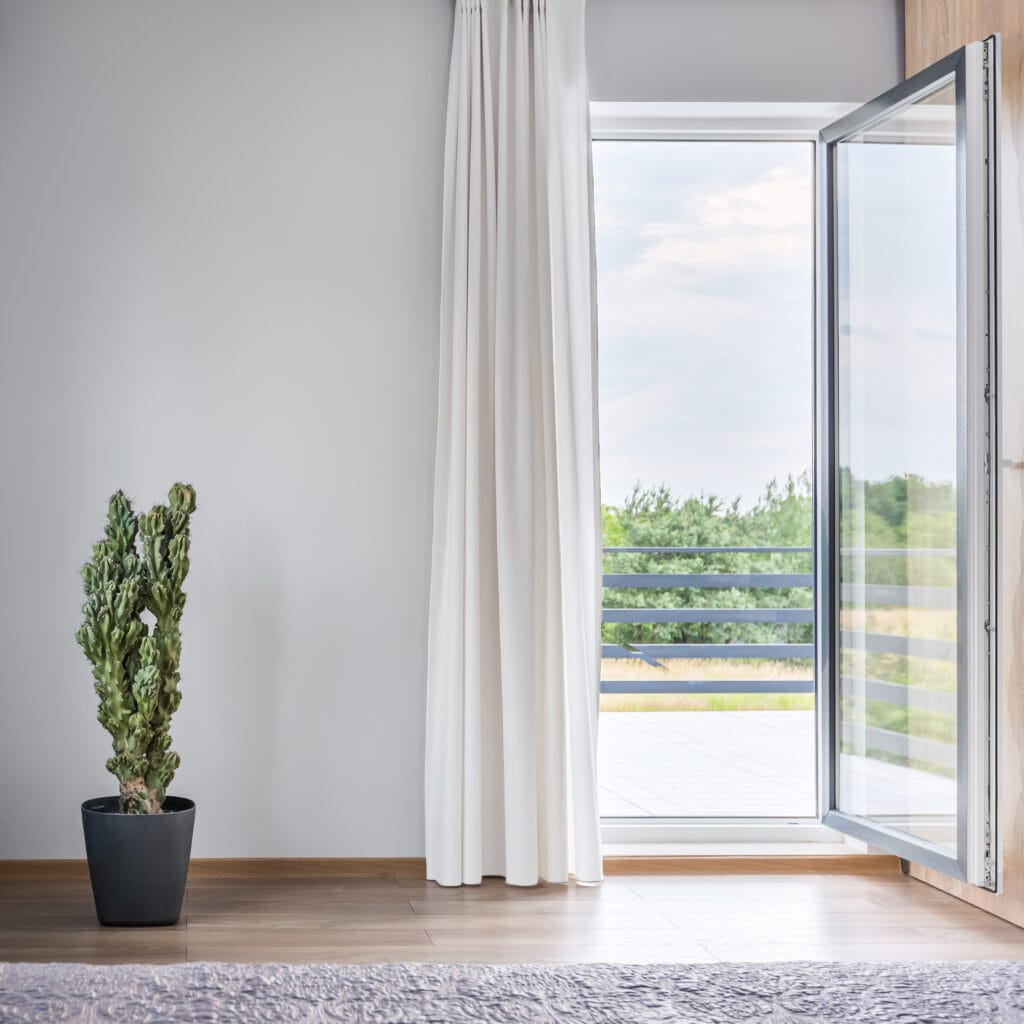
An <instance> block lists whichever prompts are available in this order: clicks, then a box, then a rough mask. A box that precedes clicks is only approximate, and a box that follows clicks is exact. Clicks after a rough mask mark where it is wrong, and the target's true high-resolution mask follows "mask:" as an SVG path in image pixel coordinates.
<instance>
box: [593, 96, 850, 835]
mask: <svg viewBox="0 0 1024 1024" xmlns="http://www.w3.org/2000/svg"><path fill="white" fill-rule="evenodd" d="M858 105H859V104H856V103H673V102H644V103H632V102H631V103H619V102H599V101H598V102H592V103H591V104H590V112H591V138H592V140H593V141H595V142H604V141H613V142H616V141H619V142H626V141H684V142H803V143H810V144H811V145H813V147H814V166H813V175H814V212H813V231H814V240H815V241H814V246H815V251H814V254H813V259H814V273H815V287H814V291H813V294H814V302H813V307H814V308H813V309H812V310H811V315H812V322H813V329H814V333H815V335H817V333H818V332H819V330H820V323H821V310H820V308H819V307H820V296H821V292H820V283H821V282H820V277H819V275H820V267H821V255H822V254H821V251H820V247H821V244H822V243H821V231H820V224H821V217H822V216H823V213H824V209H825V207H824V199H823V196H822V193H821V168H822V160H823V146H822V144H821V130H822V129H823V128H824V127H826V126H827V125H829V124H831V123H832V122H834V121H837V120H839V119H840V118H842V117H844V116H845V115H846V114H848V113H849V112H850V111H852V110H854V109H856V108H857V106H858ZM815 349H816V350H817V345H815ZM815 420H816V417H815ZM813 429H814V430H815V431H816V425H815V427H814V428H813ZM817 443H818V442H817V438H816V437H815V439H814V451H815V453H816V457H817ZM813 476H814V474H813V473H812V477H813ZM812 500H813V502H814V503H816V499H812ZM812 515H814V516H815V517H816V513H812ZM814 600H815V606H817V603H818V594H817V587H815V596H814ZM826 703H827V702H825V701H823V700H822V699H821V680H820V679H818V678H817V673H815V714H816V718H817V731H816V738H817V742H816V753H815V771H816V775H817V780H816V781H817V784H816V787H815V792H816V796H817V814H816V815H815V816H814V817H794V818H763V819H758V818H746V817H743V818H740V817H730V816H722V817H715V818H666V817H648V818H623V817H602V819H601V835H602V840H603V842H604V843H605V845H606V846H610V845H616V844H622V845H626V844H628V845H632V846H640V847H642V846H645V845H652V846H662V845H663V844H692V843H716V844H717V843H728V844H734V843H759V844H765V843H767V844H775V843H794V842H797V843H811V844H815V843H844V842H845V843H846V844H847V845H853V846H861V845H862V844H858V843H857V842H856V840H852V841H851V840H850V839H845V838H844V837H843V836H842V835H840V834H839V833H838V832H835V831H834V830H832V829H830V828H828V827H826V826H825V825H824V824H823V823H822V817H823V814H824V812H825V810H826V806H825V805H824V804H823V803H822V781H823V772H822V764H823V762H822V758H823V750H822V748H821V736H822V728H823V726H824V722H823V721H822V718H821V716H822V709H823V705H825V704H826Z"/></svg>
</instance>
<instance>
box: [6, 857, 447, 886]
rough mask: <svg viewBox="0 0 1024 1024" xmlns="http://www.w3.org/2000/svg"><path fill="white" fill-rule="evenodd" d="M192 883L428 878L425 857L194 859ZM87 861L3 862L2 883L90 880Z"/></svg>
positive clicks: (190, 869)
mask: <svg viewBox="0 0 1024 1024" xmlns="http://www.w3.org/2000/svg"><path fill="white" fill-rule="evenodd" d="M188 876H189V879H190V880H191V881H197V880H199V879H205V878H393V877H396V876H397V877H401V878H426V877H427V865H426V861H425V860H424V859H423V858H422V857H193V858H192V860H191V862H190V863H189V868H188ZM88 877H89V868H88V866H87V864H86V862H85V861H84V860H0V881H13V880H15V879H27V880H40V881H45V880H48V879H54V880H67V881H71V880H76V879H88Z"/></svg>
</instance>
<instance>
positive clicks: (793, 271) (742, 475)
mask: <svg viewBox="0 0 1024 1024" xmlns="http://www.w3.org/2000/svg"><path fill="white" fill-rule="evenodd" d="M594 180H595V192H596V196H595V208H596V220H597V268H598V310H599V312H598V328H599V368H600V421H601V474H602V500H603V501H604V502H605V503H606V504H619V503H621V501H622V500H623V499H624V498H625V497H626V496H627V495H628V494H629V492H630V491H631V490H632V488H633V485H634V484H635V483H636V482H638V481H639V482H641V483H642V484H643V485H644V486H654V485H657V484H661V483H665V484H667V485H668V486H669V487H671V488H672V490H673V491H674V492H675V493H676V494H679V495H690V494H696V493H700V492H704V493H708V494H715V495H717V496H719V497H722V498H725V499H727V500H731V499H732V498H735V497H740V498H741V499H742V501H743V504H744V505H749V504H750V503H752V501H753V500H754V499H755V498H756V497H757V495H758V494H759V493H760V492H761V491H762V490H763V489H764V486H765V484H766V483H767V482H768V480H770V479H771V478H772V477H777V478H780V479H782V478H784V477H785V476H786V475H787V474H790V473H793V474H796V473H800V472H802V471H803V470H806V469H808V468H809V467H810V464H811V443H812V442H811V438H812V394H813V387H812V384H813V377H812V370H813V338H814V334H813V280H814V237H813V231H814V223H813V186H814V180H813V147H812V146H811V145H810V144H809V143H801V142H636V141H629V142H618V141H616V142H612V141H598V142H595V143H594Z"/></svg>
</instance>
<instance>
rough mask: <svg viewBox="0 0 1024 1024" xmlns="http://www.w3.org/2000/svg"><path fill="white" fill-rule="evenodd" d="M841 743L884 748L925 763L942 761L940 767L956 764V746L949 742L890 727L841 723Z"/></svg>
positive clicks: (890, 752)
mask: <svg viewBox="0 0 1024 1024" xmlns="http://www.w3.org/2000/svg"><path fill="white" fill-rule="evenodd" d="M842 737H843V742H844V743H849V744H850V745H851V746H860V744H861V743H863V744H864V745H865V746H866V747H874V748H875V749H876V750H884V751H885V752H886V753H887V754H896V755H898V756H900V757H907V758H912V759H913V760H915V761H926V762H927V763H928V764H937V765H941V766H942V767H943V768H955V767H956V747H955V746H954V745H953V744H950V743H940V742H939V741H938V740H929V739H925V738H923V737H921V736H909V735H908V734H907V733H903V732H894V731H893V730H892V729H877V728H875V727H874V726H867V727H866V728H865V727H861V726H859V725H855V724H854V723H852V722H843V723H842Z"/></svg>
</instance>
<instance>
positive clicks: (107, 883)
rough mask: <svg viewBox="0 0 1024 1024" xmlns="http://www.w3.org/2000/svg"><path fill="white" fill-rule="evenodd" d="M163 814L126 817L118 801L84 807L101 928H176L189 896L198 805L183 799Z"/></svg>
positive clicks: (173, 799)
mask: <svg viewBox="0 0 1024 1024" xmlns="http://www.w3.org/2000/svg"><path fill="white" fill-rule="evenodd" d="M163 810H164V812H163V814H122V813H121V811H120V804H119V801H118V798H117V797H116V796H103V797H99V798H98V799H96V800H86V801H85V803H84V804H82V828H83V829H84V830H85V855H86V857H88V859H89V877H90V879H91V880H92V896H93V900H94V901H95V903H96V916H97V917H98V918H99V919H100V924H110V925H154V924H175V923H176V922H177V920H178V918H179V917H180V916H181V901H182V900H183V899H184V896H185V879H186V877H187V876H188V859H189V855H190V854H191V852H192V827H193V825H194V824H195V820H196V805H195V804H194V803H193V802H192V801H191V800H186V799H185V798H184V797H180V796H169V797H167V799H166V800H165V801H164V808H163Z"/></svg>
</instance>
